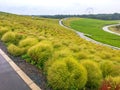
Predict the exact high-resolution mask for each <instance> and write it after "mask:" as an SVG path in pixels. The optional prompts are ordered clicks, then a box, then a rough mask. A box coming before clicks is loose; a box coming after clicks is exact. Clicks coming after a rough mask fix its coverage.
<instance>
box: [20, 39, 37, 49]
mask: <svg viewBox="0 0 120 90" xmlns="http://www.w3.org/2000/svg"><path fill="white" fill-rule="evenodd" d="M37 43H38V40H37V39H36V38H31V37H28V38H26V39H23V40H21V41H20V42H19V46H20V47H31V46H33V45H35V44H37Z"/></svg>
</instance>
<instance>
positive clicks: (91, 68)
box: [81, 60, 102, 89]
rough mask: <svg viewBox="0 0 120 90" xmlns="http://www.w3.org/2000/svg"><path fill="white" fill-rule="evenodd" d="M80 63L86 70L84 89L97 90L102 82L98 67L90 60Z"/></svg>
mask: <svg viewBox="0 0 120 90" xmlns="http://www.w3.org/2000/svg"><path fill="white" fill-rule="evenodd" d="M81 63H82V65H83V66H84V67H85V68H86V70H87V73H88V81H87V84H86V87H88V88H96V89H98V87H99V86H100V84H101V82H102V72H101V70H100V68H99V65H98V64H97V63H96V62H94V61H90V60H84V61H81Z"/></svg>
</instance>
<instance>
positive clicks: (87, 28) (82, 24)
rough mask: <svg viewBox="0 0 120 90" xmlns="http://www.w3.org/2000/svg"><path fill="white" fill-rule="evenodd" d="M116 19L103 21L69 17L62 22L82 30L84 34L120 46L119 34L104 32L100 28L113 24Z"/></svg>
mask: <svg viewBox="0 0 120 90" xmlns="http://www.w3.org/2000/svg"><path fill="white" fill-rule="evenodd" d="M115 23H118V21H105V20H97V19H87V18H69V19H67V20H65V21H64V24H65V25H67V26H69V27H71V28H73V29H75V30H77V31H80V32H83V33H84V34H85V35H86V36H88V37H90V38H92V39H94V40H96V41H99V42H102V43H105V44H110V45H113V46H117V47H120V36H117V35H114V34H111V33H108V32H105V31H103V30H102V28H103V27H104V26H106V25H110V24H115Z"/></svg>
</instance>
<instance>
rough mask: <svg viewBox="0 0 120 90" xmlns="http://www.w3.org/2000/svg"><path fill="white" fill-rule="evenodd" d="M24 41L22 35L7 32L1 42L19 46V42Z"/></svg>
mask: <svg viewBox="0 0 120 90" xmlns="http://www.w3.org/2000/svg"><path fill="white" fill-rule="evenodd" d="M21 39H22V35H20V34H17V33H14V32H11V31H10V32H6V33H5V34H4V35H3V36H2V38H1V40H2V41H3V42H5V43H13V44H17V43H18V42H19V40H21Z"/></svg>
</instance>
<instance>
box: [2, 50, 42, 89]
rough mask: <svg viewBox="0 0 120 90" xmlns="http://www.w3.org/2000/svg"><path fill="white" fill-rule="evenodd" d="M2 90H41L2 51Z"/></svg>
mask: <svg viewBox="0 0 120 90" xmlns="http://www.w3.org/2000/svg"><path fill="white" fill-rule="evenodd" d="M0 90H40V88H39V87H38V86H37V85H36V84H35V83H34V82H33V81H32V80H31V79H30V78H29V77H28V76H27V75H26V74H25V73H24V72H23V71H22V70H21V69H20V68H19V67H18V66H17V65H16V64H15V63H14V62H13V61H12V60H11V59H10V58H9V57H8V56H7V55H6V54H5V53H4V52H3V51H2V50H1V49H0Z"/></svg>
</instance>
